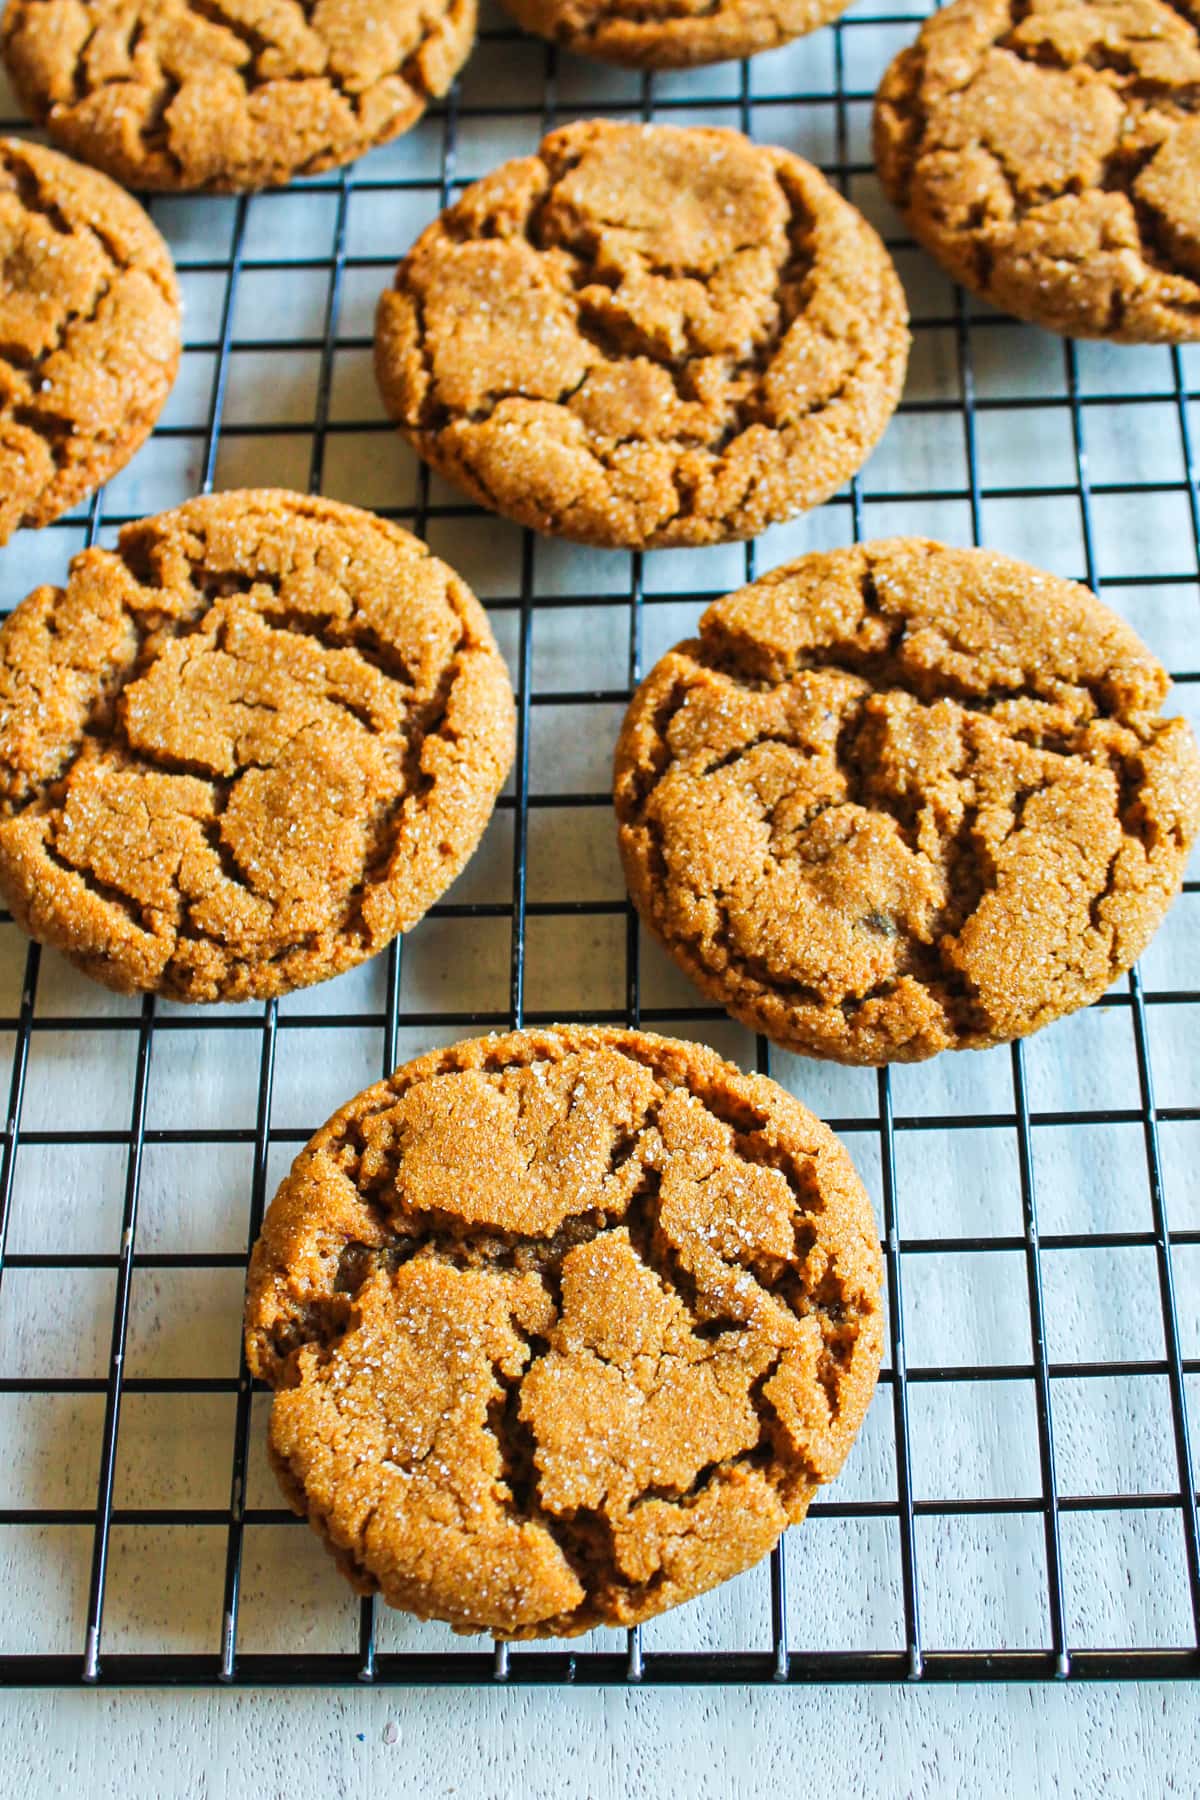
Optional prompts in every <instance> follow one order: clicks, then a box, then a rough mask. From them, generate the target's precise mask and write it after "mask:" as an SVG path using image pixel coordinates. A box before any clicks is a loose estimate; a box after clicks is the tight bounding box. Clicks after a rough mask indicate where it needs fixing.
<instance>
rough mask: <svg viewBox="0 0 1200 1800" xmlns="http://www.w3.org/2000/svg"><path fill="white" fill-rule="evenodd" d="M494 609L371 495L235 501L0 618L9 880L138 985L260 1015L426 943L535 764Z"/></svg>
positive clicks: (264, 496) (78, 945)
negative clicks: (525, 763)
mask: <svg viewBox="0 0 1200 1800" xmlns="http://www.w3.org/2000/svg"><path fill="white" fill-rule="evenodd" d="M512 752H513V704H512V691H511V689H510V687H509V682H508V676H507V673H506V671H505V668H504V664H503V662H502V661H501V658H500V654H499V652H498V651H497V649H496V645H495V641H494V639H493V637H492V634H491V631H490V629H489V627H488V623H487V619H486V618H485V616H484V613H483V610H482V608H481V607H480V605H479V602H478V601H477V600H476V599H475V597H474V595H473V594H472V593H471V592H470V591H469V589H467V588H466V587H465V586H464V584H463V583H462V582H461V581H460V580H459V579H458V577H457V575H455V574H454V572H453V571H452V570H451V569H448V568H447V567H446V565H445V564H444V563H441V562H439V561H438V560H437V558H436V557H434V556H431V555H430V554H429V551H428V550H427V549H426V547H425V545H424V544H422V543H419V542H418V540H417V539H416V538H413V537H410V536H409V535H408V533H407V532H406V531H401V530H400V529H399V528H398V527H397V526H395V525H389V524H387V523H385V521H384V520H382V519H377V518H375V517H374V516H373V515H372V514H371V513H366V512H360V511H359V509H358V508H357V507H353V506H338V505H336V504H335V503H334V502H333V501H332V500H320V499H316V498H314V497H311V496H305V495H303V494H291V493H283V492H277V491H274V490H272V489H266V488H264V489H258V490H254V489H251V490H246V491H244V492H237V493H228V494H211V495H209V496H207V497H206V498H204V499H200V500H191V501H189V502H188V504H187V505H186V506H181V507H179V508H178V509H177V510H176V511H175V512H168V513H162V514H160V516H159V517H158V518H155V519H143V520H141V521H140V522H139V523H137V524H135V525H127V526H126V527H125V529H124V531H122V533H121V537H120V541H119V543H118V546H117V549H116V550H115V551H113V550H85V551H83V552H82V553H81V554H80V555H79V556H77V557H76V558H75V559H74V561H73V562H72V564H71V574H70V580H69V581H68V583H67V585H66V587H65V588H57V587H41V588H37V589H36V590H35V591H34V592H33V593H32V594H30V595H29V597H28V599H26V600H24V601H22V603H21V605H20V606H18V607H17V609H16V611H15V612H14V613H13V614H12V616H11V618H10V619H8V620H7V622H6V623H5V625H4V627H3V629H0V890H2V891H3V893H4V895H5V897H6V899H7V901H8V904H9V905H10V906H11V908H12V910H13V914H14V916H15V918H16V919H17V921H18V923H19V924H21V925H22V926H24V928H25V929H26V930H27V931H29V932H31V933H32V934H33V936H34V937H36V938H40V939H41V940H42V941H43V942H44V943H47V944H53V945H54V946H55V948H56V949H58V950H61V951H63V952H64V954H65V955H67V956H69V957H70V959H71V960H72V962H74V963H76V964H78V966H79V967H80V968H81V969H84V970H85V971H86V972H87V973H88V974H89V975H93V976H95V977H96V979H97V980H98V981H103V982H104V983H105V984H106V985H107V986H109V987H113V988H116V989H118V991H120V992H122V993H130V992H134V991H138V990H143V991H145V990H150V991H153V992H156V993H160V994H167V995H170V996H171V997H172V998H174V999H177V1000H245V999H250V998H264V997H267V996H269V995H272V994H282V993H286V992H287V991H288V990H289V989H290V988H294V987H303V986H305V985H307V984H308V983H309V982H313V981H323V980H325V979H326V977H327V976H330V975H336V974H339V973H340V972H341V971H342V970H343V969H348V968H351V967H353V966H354V964H356V963H359V962H362V961H363V960H364V959H365V958H366V957H368V956H373V955H374V954H375V952H376V951H377V950H380V949H382V948H383V946H384V945H385V944H387V943H389V942H390V941H391V939H392V938H394V937H395V936H396V934H397V932H401V931H407V930H408V928H409V927H410V926H411V925H413V924H415V923H416V921H417V920H418V919H419V918H420V917H421V915H422V913H424V912H425V910H426V908H427V907H428V906H430V905H431V904H432V902H433V901H434V900H436V899H437V897H438V895H439V894H441V893H442V892H443V890H444V889H445V888H446V887H448V886H449V884H450V882H451V881H452V880H453V879H454V877H455V875H457V874H458V871H459V870H460V869H461V868H462V866H463V864H464V863H465V862H466V860H467V858H468V857H469V856H470V854H471V851H472V850H473V849H474V848H475V845H476V844H477V843H478V841H479V838H480V836H481V834H482V832H483V829H484V826H485V825H486V824H487V822H488V818H489V816H490V814H491V811H492V805H493V802H494V800H495V797H496V794H497V793H498V791H499V789H500V785H501V783H502V782H503V780H504V777H505V774H506V773H507V770H508V767H509V764H510V763H511V761H512Z"/></svg>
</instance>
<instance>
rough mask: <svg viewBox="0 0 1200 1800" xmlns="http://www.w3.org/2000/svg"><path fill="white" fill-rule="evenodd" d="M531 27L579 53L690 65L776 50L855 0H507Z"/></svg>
mask: <svg viewBox="0 0 1200 1800" xmlns="http://www.w3.org/2000/svg"><path fill="white" fill-rule="evenodd" d="M504 4H505V5H506V6H507V8H508V10H509V12H510V13H512V15H513V17H514V18H515V19H516V20H517V23H518V24H520V25H522V26H524V28H525V30H526V31H533V32H536V33H537V34H538V36H539V37H544V38H549V39H550V41H551V42H552V43H555V44H561V45H563V47H564V48H565V49H567V50H570V51H573V52H574V53H575V54H576V55H578V56H598V57H601V58H602V59H603V60H604V61H605V62H614V63H622V64H624V65H625V67H627V68H634V69H687V68H693V67H695V66H697V65H698V64H701V63H714V62H730V61H735V60H737V59H739V58H741V57H743V56H755V55H757V54H758V52H759V51H760V50H774V49H776V48H777V47H778V46H779V45H780V44H786V43H789V42H790V41H791V39H792V38H797V37H803V36H804V34H805V32H808V31H815V30H816V28H817V27H818V25H825V24H827V23H828V22H829V20H830V19H836V18H837V17H838V15H839V14H840V13H843V12H845V10H846V6H847V4H848V0H504Z"/></svg>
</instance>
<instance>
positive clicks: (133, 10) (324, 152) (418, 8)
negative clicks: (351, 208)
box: [0, 0, 476, 193]
mask: <svg viewBox="0 0 1200 1800" xmlns="http://www.w3.org/2000/svg"><path fill="white" fill-rule="evenodd" d="M475 11H476V7H475V0H317V3H316V5H305V6H299V5H296V4H294V0H281V3H280V4H276V5H270V6H265V5H253V6H249V5H246V4H245V0H8V6H7V8H6V9H5V13H4V19H3V23H2V25H0V47H2V48H3V54H4V60H5V62H6V63H7V65H8V69H9V73H10V74H11V76H12V78H13V82H14V84H15V86H16V89H17V92H18V93H19V94H20V96H21V98H22V99H23V100H24V102H25V104H26V106H27V107H28V108H29V109H30V111H31V112H32V113H33V115H34V117H35V118H36V119H37V120H38V122H39V124H44V125H45V126H46V127H47V129H48V130H49V131H50V133H51V135H52V136H53V137H54V138H55V139H57V141H58V142H59V143H60V144H62V145H63V146H64V147H65V148H66V149H68V150H71V151H73V152H74V154H75V155H76V156H81V157H83V159H84V161H85V162H90V163H95V164H96V165H97V167H99V168H102V169H106V170H107V171H108V173H109V174H110V175H115V176H116V178H117V180H118V181H123V182H126V183H128V185H129V186H130V187H138V188H158V189H169V190H173V191H182V192H187V191H191V190H197V189H200V190H203V191H205V192H209V193H244V192H249V191H252V190H253V189H255V188H264V187H281V186H284V185H286V183H288V182H289V181H292V180H294V179H295V178H296V177H298V176H303V175H316V174H318V173H319V172H320V171H321V170H322V169H330V168H334V167H336V166H338V165H339V164H341V163H348V162H353V160H354V158H355V157H356V156H362V155H363V153H364V152H365V151H367V150H370V149H372V148H373V147H374V146H375V145H377V144H385V143H387V142H388V140H389V139H390V138H394V137H398V136H399V134H400V133H401V132H402V131H407V130H408V129H409V127H410V126H412V125H414V124H415V123H416V121H417V120H418V119H419V118H420V117H421V114H422V113H423V112H424V111H425V108H426V107H427V106H428V104H429V102H430V100H432V99H434V98H436V97H437V96H438V95H439V94H444V93H445V92H446V89H447V88H448V87H449V86H450V83H451V82H452V81H453V79H454V77H455V75H456V74H457V73H458V70H459V69H460V68H461V66H462V64H463V63H464V61H465V60H466V57H467V54H468V52H469V50H470V48H471V44H472V42H473V41H474V36H475Z"/></svg>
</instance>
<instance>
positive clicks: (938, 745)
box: [616, 538, 1200, 1063]
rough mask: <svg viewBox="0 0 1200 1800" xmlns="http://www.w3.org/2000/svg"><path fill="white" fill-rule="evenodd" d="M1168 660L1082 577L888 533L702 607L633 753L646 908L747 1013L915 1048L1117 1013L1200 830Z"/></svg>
mask: <svg viewBox="0 0 1200 1800" xmlns="http://www.w3.org/2000/svg"><path fill="white" fill-rule="evenodd" d="M1167 687H1168V681H1167V676H1166V674H1165V672H1164V671H1163V670H1162V669H1161V668H1160V667H1159V665H1158V663H1157V662H1156V661H1155V660H1154V658H1153V657H1152V656H1151V655H1150V653H1149V651H1148V650H1146V648H1145V647H1144V645H1143V644H1141V643H1140V642H1139V640H1138V639H1137V638H1136V637H1135V636H1134V634H1133V632H1132V631H1131V630H1130V629H1129V627H1128V626H1127V625H1126V624H1125V623H1124V621H1123V620H1121V619H1119V618H1118V617H1117V616H1116V614H1114V613H1111V612H1109V610H1108V608H1107V607H1105V606H1102V605H1101V603H1100V602H1099V601H1098V600H1097V599H1096V597H1095V596H1094V595H1093V594H1091V593H1089V592H1088V590H1087V589H1086V588H1082V587H1077V586H1075V585H1074V584H1073V583H1071V582H1068V581H1063V580H1060V579H1059V578H1058V577H1056V576H1053V575H1045V574H1043V573H1041V571H1039V570H1037V569H1033V568H1030V567H1029V566H1028V565H1027V564H1025V563H1020V562H1015V561H1013V560H1012V558H1010V557H1007V556H996V555H993V554H991V553H990V552H987V551H982V550H950V549H947V548H946V547H945V546H944V545H941V544H934V543H928V542H924V541H922V540H919V539H906V538H895V539H892V540H890V541H889V540H884V541H881V542H879V543H874V544H865V545H862V546H860V547H859V548H856V549H853V550H837V551H832V552H829V553H827V554H822V555H814V556H805V557H801V558H800V560H799V561H798V562H794V563H790V564H788V565H787V566H786V567H784V568H781V569H776V570H775V571H774V572H773V573H772V574H770V575H766V576H764V577H763V578H762V579H761V580H760V581H756V582H754V583H753V584H752V585H751V586H750V587H746V588H743V589H741V591H740V592H738V593H736V594H732V595H730V596H729V597H728V598H727V599H724V600H720V601H718V602H717V603H716V605H714V606H711V607H710V608H709V609H708V611H707V612H706V613H705V614H704V616H703V618H702V619H701V622H700V636H699V638H698V639H695V640H694V641H692V642H690V643H684V644H680V645H678V646H677V647H676V648H675V649H674V650H672V651H671V652H670V653H669V654H668V655H666V656H665V657H663V659H662V660H661V662H659V663H658V664H657V666H656V667H655V668H654V669H653V670H652V671H651V673H650V675H649V676H648V677H647V679H646V680H645V681H644V682H643V683H642V686H641V687H640V688H639V689H638V692H637V693H636V694H635V696H634V699H633V703H632V705H631V706H630V708H629V712H628V714H627V716H626V719H625V724H624V727H623V729H622V732H621V736H620V741H619V743H618V745H617V754H616V806H617V816H618V819H619V835H620V849H621V857H622V860H623V862H624V865H625V873H626V877H627V879H628V882H629V887H630V891H631V893H632V895H633V898H634V901H635V903H636V905H637V907H638V910H639V912H640V913H641V915H642V917H643V919H644V920H645V921H646V923H647V924H648V925H649V926H650V927H651V928H652V929H653V930H654V931H655V932H656V934H657V935H658V936H659V937H660V938H661V939H662V941H663V943H664V944H665V946H666V948H667V949H668V950H669V951H670V953H671V955H672V956H673V957H674V958H675V960H676V962H678V963H679V965H680V967H681V968H683V969H684V970H685V971H686V972H687V973H688V974H689V975H690V976H691V977H692V979H693V980H694V981H696V982H698V983H699V985H700V986H701V987H702V988H703V989H704V991H705V992H706V993H708V994H711V995H712V996H713V997H714V998H715V999H716V1000H718V1001H719V1002H720V1003H721V1005H722V1006H724V1007H726V1008H727V1009H728V1010H729V1011H730V1012H731V1013H732V1014H733V1015H734V1017H735V1018H738V1019H741V1020H742V1021H743V1022H744V1023H745V1024H747V1025H750V1026H752V1027H753V1028H755V1029H757V1030H760V1031H764V1032H766V1033H767V1034H768V1035H769V1036H770V1037H772V1038H774V1039H775V1040H776V1042H777V1043H780V1044H783V1045H786V1046H787V1048H788V1049H791V1050H796V1051H799V1052H801V1053H802V1054H804V1055H808V1056H824V1057H832V1058H835V1059H836V1060H838V1061H841V1062H848V1063H883V1062H910V1061H916V1060H918V1059H920V1058H922V1057H926V1056H932V1055H933V1054H934V1053H935V1052H936V1051H939V1050H947V1049H957V1050H961V1049H972V1048H979V1047H983V1046H986V1045H990V1044H997V1043H1004V1042H1006V1041H1007V1040H1008V1039H1010V1038H1015V1037H1021V1036H1024V1035H1025V1034H1026V1033H1027V1032H1031V1031H1036V1030H1037V1029H1038V1028H1039V1027H1040V1026H1042V1025H1047V1024H1049V1023H1050V1021H1051V1020H1052V1019H1057V1018H1059V1017H1061V1016H1062V1014H1064V1013H1068V1012H1073V1011H1074V1010H1075V1009H1076V1008H1077V1007H1080V1006H1086V1005H1088V1004H1089V1002H1091V1001H1093V1000H1095V999H1097V998H1098V997H1099V996H1100V995H1101V994H1102V993H1103V992H1104V990H1105V989H1106V988H1107V987H1108V986H1109V985H1110V983H1111V982H1113V981H1114V980H1115V979H1116V978H1117V977H1118V976H1119V975H1121V974H1123V973H1124V972H1125V971H1126V970H1127V969H1128V968H1129V966H1130V964H1131V963H1133V962H1134V961H1135V959H1136V958H1137V957H1138V956H1139V955H1140V954H1141V952H1142V951H1143V950H1144V948H1145V947H1146V945H1147V943H1149V941H1150V938H1151V937H1152V935H1153V933H1154V931H1155V930H1156V928H1157V926H1158V925H1159V923H1160V921H1161V919H1162V917H1163V914H1164V913H1165V912H1166V910H1167V908H1168V906H1169V905H1170V903H1171V901H1172V899H1173V897H1174V896H1175V894H1176V893H1177V892H1178V889H1179V885H1180V882H1181V880H1182V878H1183V870H1184V864H1185V861H1186V859H1187V854H1188V850H1189V848H1190V846H1191V844H1192V842H1193V840H1194V838H1195V836H1196V831H1197V827H1198V825H1200V753H1198V752H1197V748H1196V742H1195V739H1194V738H1193V736H1192V733H1191V730H1190V728H1189V727H1188V726H1187V724H1186V723H1185V722H1184V721H1183V720H1182V719H1166V718H1164V717H1163V716H1162V705H1163V700H1164V698H1165V696H1166V692H1167Z"/></svg>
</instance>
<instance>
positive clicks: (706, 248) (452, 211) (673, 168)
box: [375, 121, 908, 549]
mask: <svg viewBox="0 0 1200 1800" xmlns="http://www.w3.org/2000/svg"><path fill="white" fill-rule="evenodd" d="M375 350H376V368H377V372H378V376H379V383H380V387H381V389H382V391H383V397H384V400H385V402H386V404H387V407H388V410H389V412H390V413H391V415H392V417H393V418H394V419H395V420H396V421H397V422H398V424H399V425H400V428H401V430H402V431H403V433H404V435H405V436H406V437H407V438H408V440H409V442H410V443H412V444H413V445H414V447H415V448H416V449H417V450H418V451H419V452H420V454H421V455H422V456H423V457H425V458H426V460H427V461H429V462H430V463H432V465H433V467H434V468H435V469H437V470H438V471H439V472H440V473H441V474H443V475H445V476H447V477H448V478H449V479H450V480H451V481H454V482H456V483H457V484H458V486H460V487H461V488H464V489H465V490H466V492H467V493H468V494H470V495H471V496H472V498H473V499H475V500H478V501H479V502H480V503H481V504H482V505H484V506H489V507H492V508H493V509H494V510H495V511H497V512H501V513H504V514H506V515H507V516H508V517H510V518H513V519H516V520H517V521H518V522H519V523H520V524H522V525H528V526H532V527H533V528H534V529H535V530H538V531H546V532H552V533H556V534H558V535H561V536H563V537H568V538H575V539H577V540H578V541H580V542H584V543H592V544H606V545H612V546H618V547H619V546H625V547H627V548H630V549H637V548H642V547H646V546H656V545H677V544H710V543H722V542H724V541H726V540H729V539H733V538H745V537H753V536H754V535H755V534H756V533H757V532H759V531H761V530H762V529H763V528H764V526H766V525H768V524H770V523H771V521H772V520H776V519H784V518H787V517H788V516H789V514H791V513H795V512H800V511H802V510H803V509H804V508H805V507H809V506H816V505H817V504H819V502H820V501H822V500H825V499H827V498H828V496H829V495H830V494H832V493H833V492H834V491H835V489H836V488H838V487H840V486H841V484H842V482H843V481H845V480H846V478H847V477H848V476H849V475H850V474H852V473H853V471H854V470H855V469H857V468H858V467H859V465H860V464H861V463H862V462H863V461H864V459H865V458H866V456H867V454H868V452H869V451H870V449H871V448H872V446H873V445H874V444H875V442H876V440H877V439H878V438H879V436H880V434H881V433H882V431H883V428H884V426H885V425H886V423H887V421H888V419H889V417H890V416H891V413H892V411H893V409H894V407H895V405H896V402H897V400H898V399H899V396H900V388H901V385H902V383H903V380H904V368H905V362H906V358H907V354H908V331H907V327H906V313H905V304H904V295H903V291H902V289H901V287H900V283H899V281H898V279H897V277H896V272H895V270H894V269H893V267H892V265H891V262H890V261H889V259H888V255H887V252H886V251H885V250H884V248H883V245H882V244H881V243H880V241H879V239H878V238H877V237H876V236H875V233H874V232H873V231H872V230H871V228H870V226H869V225H868V224H867V223H866V221H865V219H863V218H862V217H861V215H860V214H859V213H857V212H856V211H855V209H854V208H853V207H852V206H850V205H848V204H847V202H846V201H844V200H843V199H841V198H840V196H839V195H837V194H836V193H834V191H833V189H832V188H831V187H830V186H829V184H828V183H827V182H826V181H825V179H824V178H823V177H822V176H821V175H819V174H818V173H817V171H816V170H815V169H813V168H811V167H810V166H809V165H808V164H807V163H805V162H801V161H800V159H799V157H796V156H792V155H790V154H789V153H788V152H787V151H786V150H772V149H766V148H763V147H761V146H759V145H757V144H752V143H750V141H749V140H748V139H747V138H745V137H743V136H742V135H741V134H740V133H739V132H735V131H723V130H708V129H701V128H698V127H697V128H689V129H680V128H678V127H675V126H669V125H620V124H611V123H605V122H603V121H593V122H591V123H584V124H579V125H569V126H566V127H565V128H564V129H563V130H561V131H556V132H553V133H552V134H551V135H550V136H549V137H547V138H546V139H545V140H544V141H543V143H542V146H541V149H540V150H539V152H538V154H537V155H536V156H530V157H524V158H522V159H521V160H520V161H517V162H511V163H506V164H505V165H504V166H503V167H502V168H500V169H497V170H496V171H495V173H494V174H491V175H489V176H487V177H486V178H485V179H484V180H483V181H480V182H477V183H476V184H475V186H474V187H471V188H468V190H467V192H466V193H465V194H464V195H463V197H462V199H461V200H460V201H458V203H457V204H456V205H454V206H452V207H450V208H449V210H448V211H447V212H445V213H443V214H442V216H441V218H440V219H437V220H436V221H435V222H434V223H433V224H432V225H431V226H430V227H429V228H428V230H426V231H425V232H424V233H423V234H422V235H421V237H420V238H418V240H417V242H416V244H415V245H414V247H413V248H412V250H411V251H410V252H409V254H408V255H407V256H406V257H405V259H404V261H403V262H402V263H401V264H400V267H399V269H398V271H397V274H396V280H395V286H394V288H393V289H391V290H390V291H389V292H387V293H385V294H384V295H383V297H382V299H381V300H380V303H379V312H378V321H377V328H376V342H375Z"/></svg>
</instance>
